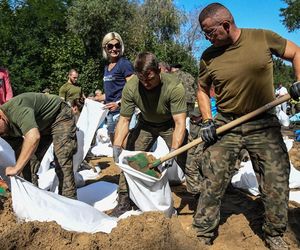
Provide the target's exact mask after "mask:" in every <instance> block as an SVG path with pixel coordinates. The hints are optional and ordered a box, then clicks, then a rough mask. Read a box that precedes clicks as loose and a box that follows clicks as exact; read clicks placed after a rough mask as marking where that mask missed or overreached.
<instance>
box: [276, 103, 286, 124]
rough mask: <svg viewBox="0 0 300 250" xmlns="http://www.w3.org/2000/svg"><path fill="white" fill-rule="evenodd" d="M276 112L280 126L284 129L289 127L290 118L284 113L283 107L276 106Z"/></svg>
mask: <svg viewBox="0 0 300 250" xmlns="http://www.w3.org/2000/svg"><path fill="white" fill-rule="evenodd" d="M275 110H276V115H277V117H278V120H279V122H280V124H281V125H282V126H284V127H288V126H289V125H290V118H289V116H288V115H287V114H286V113H284V111H282V109H281V105H278V106H276V108H275Z"/></svg>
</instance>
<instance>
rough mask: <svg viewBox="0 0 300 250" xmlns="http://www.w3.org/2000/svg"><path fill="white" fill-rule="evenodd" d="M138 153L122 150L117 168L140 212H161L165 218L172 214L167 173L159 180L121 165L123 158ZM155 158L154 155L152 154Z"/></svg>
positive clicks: (171, 200)
mask: <svg viewBox="0 0 300 250" xmlns="http://www.w3.org/2000/svg"><path fill="white" fill-rule="evenodd" d="M137 153H139V152H137V151H126V150H123V152H122V154H121V155H120V157H119V163H118V166H119V167H120V168H121V169H122V170H123V171H124V175H125V178H126V180H127V183H128V186H129V196H130V199H131V200H132V201H133V202H134V203H135V204H136V205H137V206H138V208H139V209H140V210H141V211H142V212H146V211H161V212H164V213H165V214H166V216H169V217H170V216H171V215H172V214H173V213H174V208H173V199H172V193H171V188H170V186H169V182H168V179H167V175H166V173H167V171H164V172H163V173H162V176H161V177H160V179H157V178H155V177H152V176H149V175H146V174H144V173H141V172H139V171H137V170H135V169H133V168H131V167H130V166H128V165H126V164H124V163H122V161H123V158H124V157H125V156H132V155H135V154H137ZM154 156H155V157H156V155H155V154H154Z"/></svg>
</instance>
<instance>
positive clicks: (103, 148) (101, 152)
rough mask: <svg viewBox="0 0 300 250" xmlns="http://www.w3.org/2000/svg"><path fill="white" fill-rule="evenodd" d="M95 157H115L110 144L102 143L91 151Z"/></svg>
mask: <svg viewBox="0 0 300 250" xmlns="http://www.w3.org/2000/svg"><path fill="white" fill-rule="evenodd" d="M91 152H92V154H93V155H96V156H106V157H112V156H113V148H112V145H111V143H110V142H106V143H102V142H99V143H98V144H97V145H96V146H95V147H93V148H92V150H91Z"/></svg>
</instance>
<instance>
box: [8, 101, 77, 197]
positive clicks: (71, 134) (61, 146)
mask: <svg viewBox="0 0 300 250" xmlns="http://www.w3.org/2000/svg"><path fill="white" fill-rule="evenodd" d="M61 105H62V107H61V111H60V113H59V114H58V115H57V117H56V120H55V121H54V123H53V124H52V126H51V130H50V131H48V132H47V133H46V135H45V132H42V133H41V139H40V142H39V146H38V148H37V150H36V152H35V153H34V155H33V156H32V158H31V159H30V161H29V162H28V163H27V165H26V166H25V167H24V169H23V171H22V175H23V177H24V178H25V179H26V180H28V181H30V182H32V183H33V184H34V185H36V186H37V184H38V177H37V175H36V173H37V171H38V169H39V167H40V162H41V160H42V159H43V157H44V155H45V153H46V151H47V149H48V147H49V146H50V144H51V143H52V141H53V145H54V154H55V155H54V158H55V163H56V164H55V165H56V168H55V171H56V173H57V176H58V179H59V194H61V195H63V196H66V197H69V198H73V199H76V196H77V195H76V186H75V180H74V173H73V154H74V153H76V150H77V139H76V125H75V118H74V116H73V114H72V110H71V108H70V107H69V106H68V105H67V104H66V103H62V104H61ZM4 139H5V140H6V141H7V142H8V143H9V144H10V145H11V147H12V148H13V149H14V150H15V153H16V157H17V158H18V156H19V154H20V150H21V147H22V144H23V138H21V137H7V138H4Z"/></svg>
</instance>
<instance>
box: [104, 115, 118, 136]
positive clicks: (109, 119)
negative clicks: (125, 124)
mask: <svg viewBox="0 0 300 250" xmlns="http://www.w3.org/2000/svg"><path fill="white" fill-rule="evenodd" d="M119 117H120V113H119V112H118V113H110V112H109V113H108V114H107V116H106V124H107V133H108V135H111V134H114V133H115V128H116V125H117V122H118V120H119Z"/></svg>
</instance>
